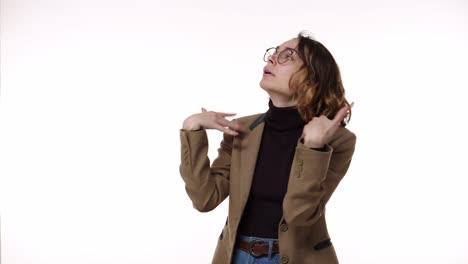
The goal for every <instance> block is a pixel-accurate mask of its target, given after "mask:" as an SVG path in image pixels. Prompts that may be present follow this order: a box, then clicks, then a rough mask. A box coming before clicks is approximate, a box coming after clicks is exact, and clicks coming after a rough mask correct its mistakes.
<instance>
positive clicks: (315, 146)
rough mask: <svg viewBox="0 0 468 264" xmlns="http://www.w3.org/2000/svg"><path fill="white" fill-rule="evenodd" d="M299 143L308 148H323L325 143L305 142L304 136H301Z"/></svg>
mask: <svg viewBox="0 0 468 264" xmlns="http://www.w3.org/2000/svg"><path fill="white" fill-rule="evenodd" d="M301 143H302V144H304V146H306V147H308V148H310V149H315V150H323V149H324V148H325V144H318V143H311V142H306V141H304V138H301Z"/></svg>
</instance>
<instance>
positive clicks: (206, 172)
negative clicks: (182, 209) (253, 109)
mask: <svg viewBox="0 0 468 264" xmlns="http://www.w3.org/2000/svg"><path fill="white" fill-rule="evenodd" d="M263 119H264V114H257V115H251V116H246V117H243V118H239V119H237V121H238V122H240V123H241V124H243V125H244V127H247V129H246V130H245V131H242V133H241V134H240V135H239V136H236V137H233V136H230V135H227V134H224V136H223V140H222V142H221V146H220V148H219V149H218V157H217V158H216V159H215V160H214V161H213V163H212V165H211V167H210V161H209V159H208V157H207V153H208V138H207V134H206V131H205V130H197V131H184V130H181V131H180V140H181V164H180V168H179V169H180V174H181V176H182V179H183V180H184V182H185V190H186V191H187V194H188V196H189V197H190V199H191V200H192V203H193V207H194V208H195V209H197V210H198V211H200V212H208V211H211V210H213V209H214V208H216V207H217V206H218V205H219V204H220V203H221V202H222V201H223V200H224V199H225V198H226V197H227V196H228V195H229V215H228V219H227V220H226V224H225V226H224V228H223V230H222V232H221V235H220V236H219V239H218V244H217V246H216V249H215V252H214V256H213V261H212V263H214V264H230V263H231V258H232V254H233V247H234V243H235V239H236V234H237V228H238V225H239V222H240V219H241V216H242V212H243V210H244V208H245V205H246V202H247V199H248V196H249V193H250V187H251V184H252V178H253V174H254V169H255V165H256V161H257V154H258V150H259V147H260V141H261V137H262V132H263V128H264V122H263ZM355 143H356V136H355V135H354V133H352V132H350V131H349V130H348V129H346V128H344V127H339V128H338V130H337V131H336V133H335V135H334V136H333V138H332V139H331V141H330V142H329V143H328V144H327V145H326V150H325V151H317V150H313V149H309V148H307V147H305V146H304V145H303V144H302V143H301V142H300V141H298V143H297V147H296V152H295V155H294V159H293V163H292V167H291V173H290V175H289V182H288V189H287V192H286V195H285V197H284V200H283V217H282V218H281V221H280V223H279V224H278V239H279V248H280V259H281V263H282V264H286V263H292V264H301V263H304V264H305V263H311V264H315V263H317V264H335V263H338V258H337V256H336V254H335V249H334V247H333V245H332V244H331V242H330V236H329V235H328V230H327V225H326V221H325V214H324V212H325V205H326V203H327V201H328V200H329V199H330V196H331V195H332V193H333V191H334V190H335V189H336V187H337V186H338V183H339V182H340V180H341V179H342V178H343V176H344V175H345V174H346V171H347V170H348V168H349V165H350V163H351V158H352V156H353V153H354V146H355Z"/></svg>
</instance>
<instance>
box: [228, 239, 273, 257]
mask: <svg viewBox="0 0 468 264" xmlns="http://www.w3.org/2000/svg"><path fill="white" fill-rule="evenodd" d="M269 247H270V245H269V244H268V242H264V241H263V240H252V241H251V242H247V241H244V240H237V241H236V248H238V249H240V250H243V251H245V252H247V253H249V254H250V255H252V256H254V257H260V256H263V255H268V249H269ZM275 253H279V244H278V241H275V242H273V249H272V250H271V254H275Z"/></svg>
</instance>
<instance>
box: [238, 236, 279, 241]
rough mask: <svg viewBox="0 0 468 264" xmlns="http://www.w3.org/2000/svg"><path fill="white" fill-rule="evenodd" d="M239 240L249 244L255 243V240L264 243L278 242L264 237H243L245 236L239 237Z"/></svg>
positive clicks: (275, 239)
mask: <svg viewBox="0 0 468 264" xmlns="http://www.w3.org/2000/svg"><path fill="white" fill-rule="evenodd" d="M237 239H239V240H243V241H247V242H250V241H254V240H262V241H265V242H270V241H272V242H275V241H276V242H278V239H277V238H264V237H255V236H243V235H237Z"/></svg>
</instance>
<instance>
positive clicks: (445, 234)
mask: <svg viewBox="0 0 468 264" xmlns="http://www.w3.org/2000/svg"><path fill="white" fill-rule="evenodd" d="M0 8H1V11H0V14H1V21H0V22H1V27H0V30H1V43H0V44H1V54H0V55H1V87H0V210H1V215H0V217H1V218H0V220H1V223H0V224H1V261H2V263H3V264H29V263H34V264H59V263H60V264H63V263H67V264H78V263H80V264H82V263H86V264H94V263H96V264H97V263H99V264H103V263H112V264H117V263H132V264H133V263H139V264H140V263H142V264H143V263H210V261H211V257H212V253H213V251H214V248H215V245H216V242H217V239H218V236H219V233H220V232H221V229H222V227H223V225H224V223H225V219H226V216H227V203H228V200H227V199H226V201H224V202H223V204H221V205H220V206H219V207H218V208H216V209H215V210H214V211H212V212H210V213H199V212H197V211H195V209H193V208H192V204H191V202H190V200H189V198H188V196H187V195H186V193H185V190H184V184H183V181H182V179H181V177H180V175H179V171H178V166H179V162H180V143H179V129H180V128H181V125H182V121H183V120H184V119H185V118H186V117H187V116H188V115H190V114H193V113H196V112H199V111H200V108H201V107H206V108H207V109H208V110H215V111H227V112H236V113H237V114H238V115H237V116H243V115H250V114H255V113H261V112H264V111H266V110H267V108H268V96H267V94H266V93H265V92H264V91H263V90H261V88H260V87H259V85H258V83H259V81H260V79H261V76H262V68H263V66H264V62H263V61H262V56H263V53H264V52H265V49H266V48H268V47H271V46H276V45H279V44H281V43H282V42H284V41H286V40H288V39H290V38H292V37H295V36H296V35H297V33H299V32H300V31H301V30H308V31H309V32H311V33H312V35H313V36H315V38H316V39H317V40H319V41H321V42H322V43H323V44H324V45H325V46H326V47H327V48H328V49H329V50H330V51H331V52H332V54H333V55H334V57H335V59H336V61H337V62H338V64H339V66H340V69H341V72H342V77H343V81H344V85H345V89H346V93H347V98H348V100H349V101H350V102H351V101H354V102H355V105H354V107H353V117H352V119H351V122H350V124H349V125H348V128H349V129H350V130H351V131H353V132H354V133H355V134H356V135H357V145H356V152H355V154H354V158H353V162H352V164H351V167H350V169H349V171H348V174H347V175H346V177H345V178H344V180H343V181H342V182H341V184H340V185H339V187H338V189H337V190H336V192H335V194H334V195H333V197H332V198H331V200H330V202H329V203H328V205H327V220H328V225H329V232H330V235H331V239H332V241H333V243H334V245H335V249H336V251H337V253H338V257H339V259H340V261H341V263H345V264H348V263H349V264H375V263H379V264H380V263H382V264H387V263H388V264H390V263H391V264H394V263H426V264H427V263H437V264H440V263H444V264H445V263H468V227H467V225H468V224H467V223H468V212H467V211H468V210H467V201H468V192H467V191H466V189H467V187H468V186H467V183H468V181H467V177H468V173H467V169H466V164H467V161H468V160H467V154H466V151H467V148H468V142H467V139H466V135H468V130H467V128H466V119H467V114H468V111H467V107H468V106H467V104H466V102H467V97H466V96H467V89H468V85H467V84H468V82H467V80H466V77H467V68H468V65H467V61H468V52H467V47H468V4H467V2H466V1H463V0H458V1H456V0H451V1H448V0H438V1H422V0H421V1H407V0H405V1H403V0H397V1H371V0H367V1H366V0H359V1H344V0H343V1H338V0H335V1H288V2H287V1H235V2H233V1H230V2H228V1H214V0H212V1H207V0H202V1H188V0H185V1H182V0H177V1H154V0H153V1H150V0H136V1H122V0H117V1H116V0H113V1H111V0H81V1H72V0H61V1H59V0H16V1H15V0H2V1H1V6H0ZM209 137H210V153H209V155H210V157H211V158H212V159H213V158H214V157H215V155H216V149H217V148H218V146H219V141H220V140H221V135H220V133H219V132H217V131H209Z"/></svg>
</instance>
